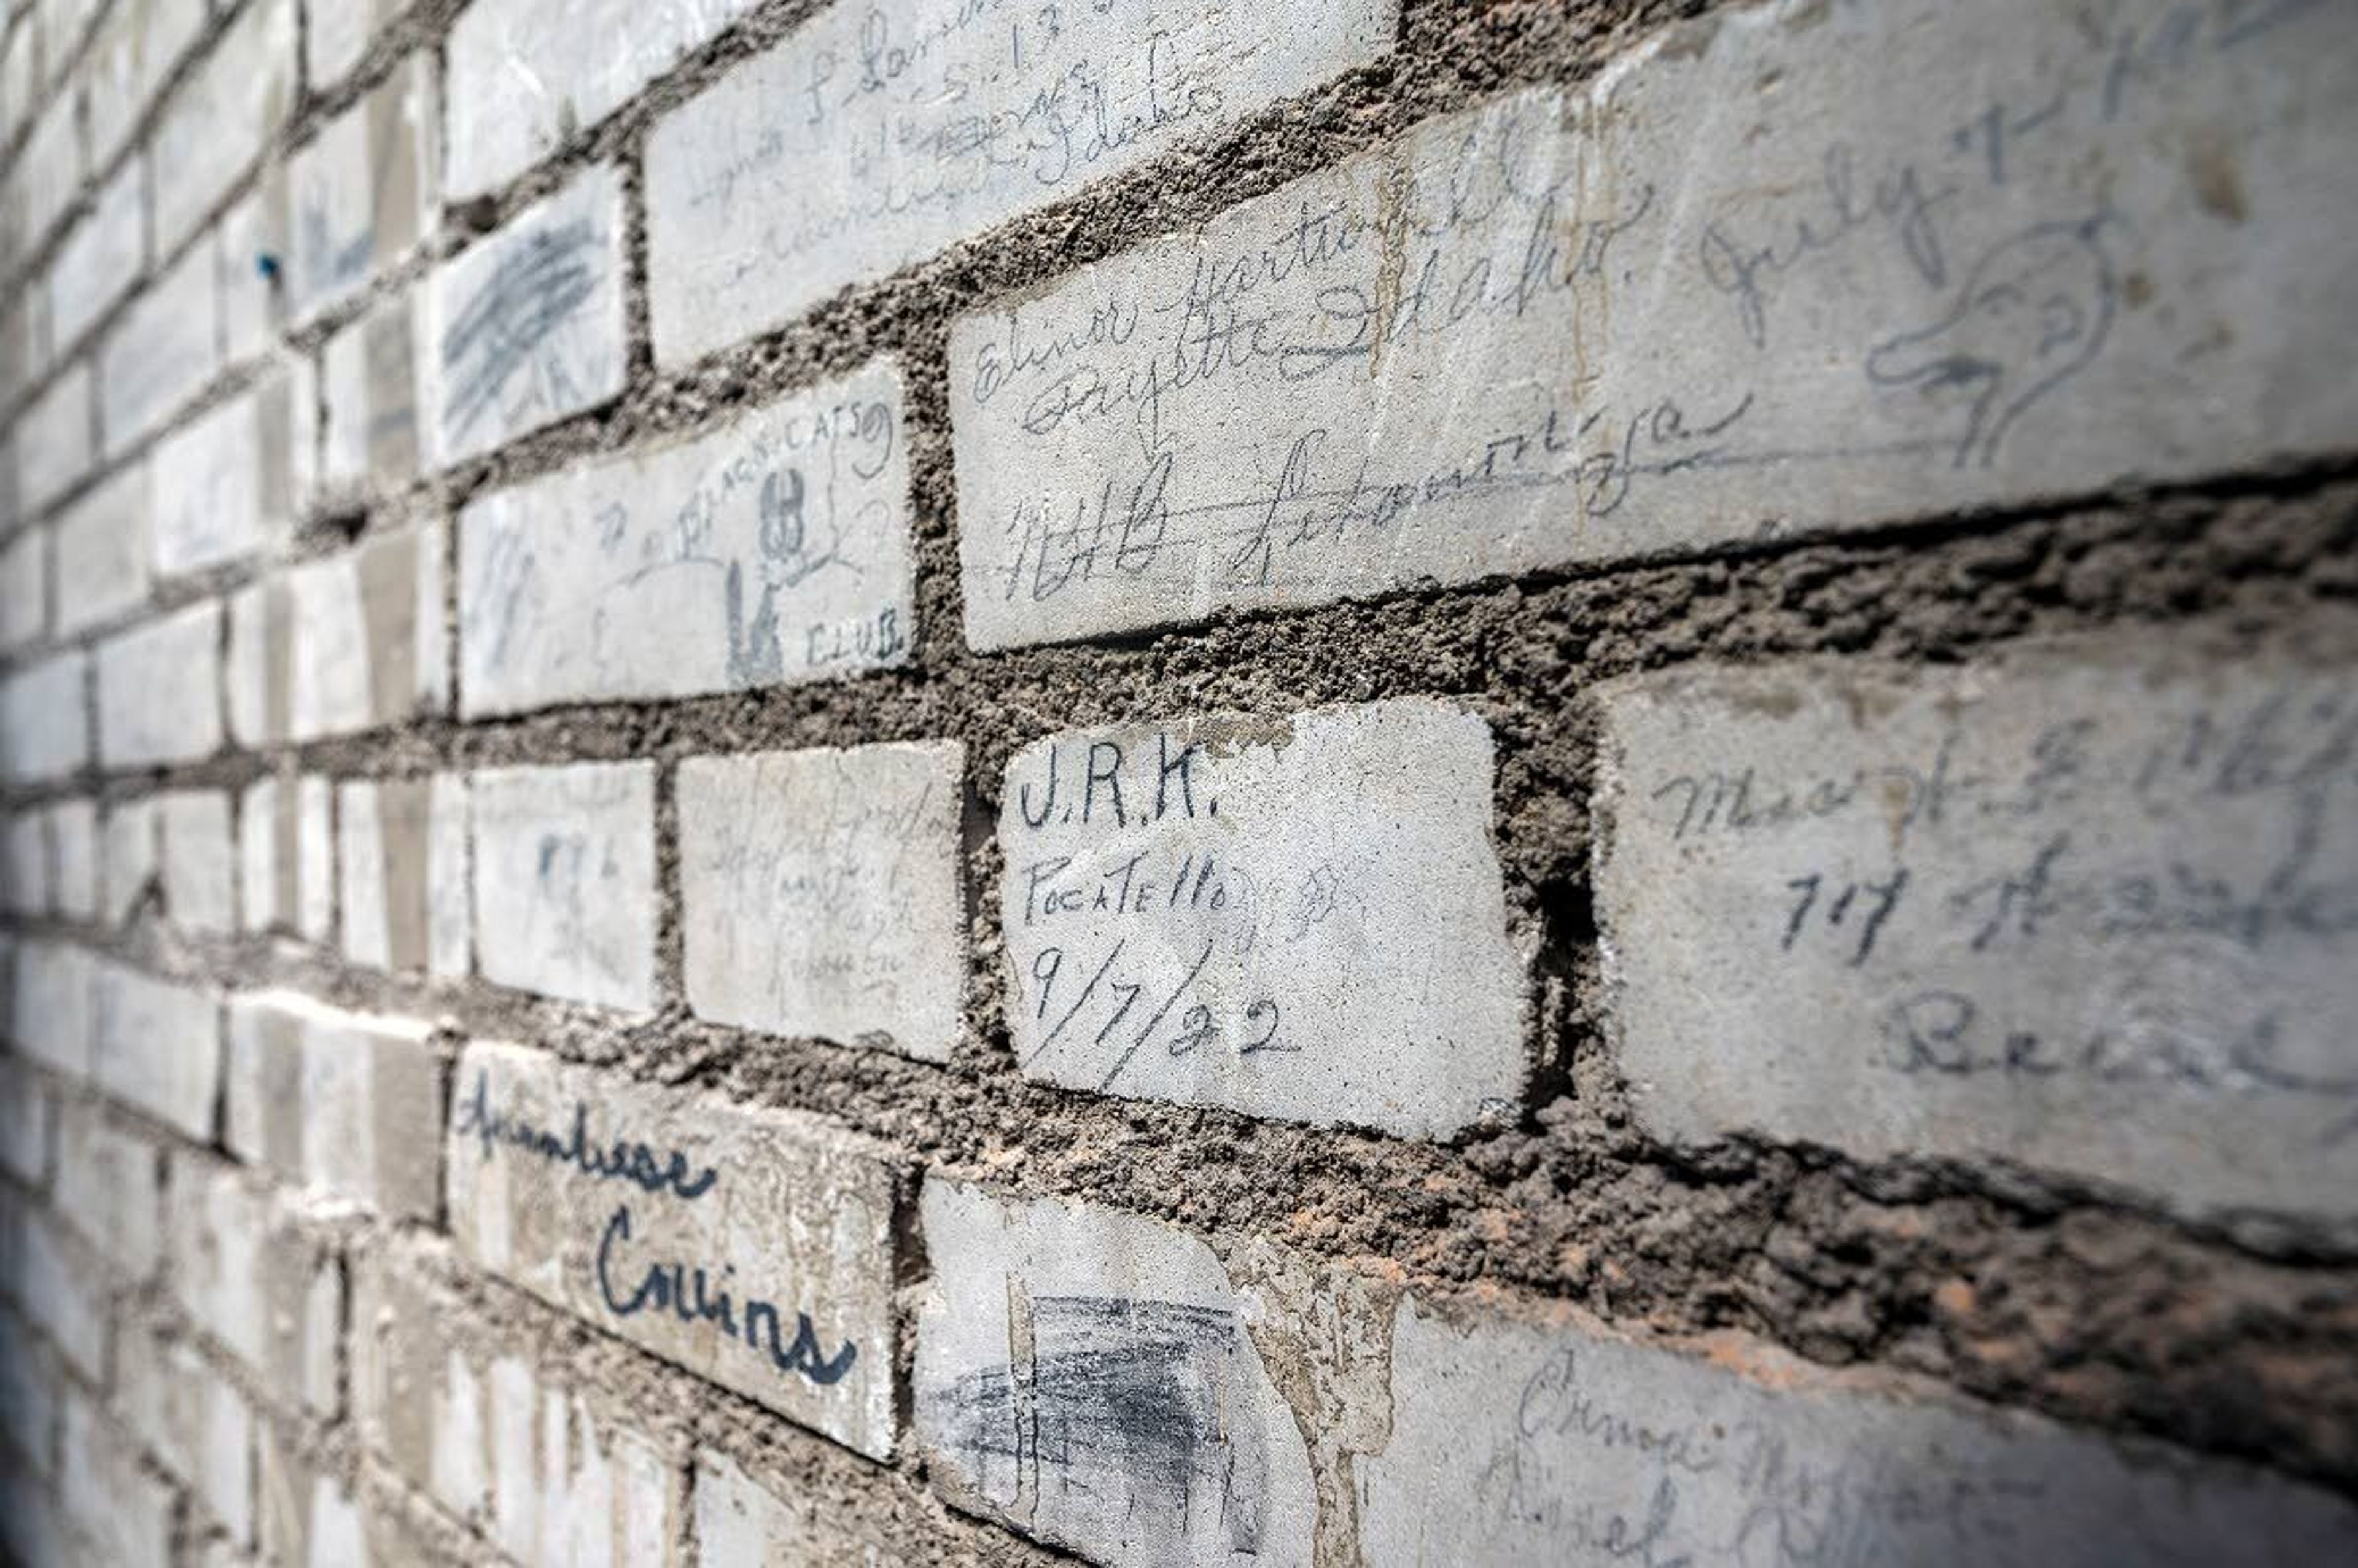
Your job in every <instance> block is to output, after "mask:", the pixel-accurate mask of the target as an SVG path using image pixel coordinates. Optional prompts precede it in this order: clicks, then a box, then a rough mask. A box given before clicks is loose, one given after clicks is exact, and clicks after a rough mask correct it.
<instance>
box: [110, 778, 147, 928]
mask: <svg viewBox="0 0 2358 1568" xmlns="http://www.w3.org/2000/svg"><path fill="white" fill-rule="evenodd" d="M101 851H102V852H101V855H100V860H99V908H98V914H99V919H100V920H101V921H102V922H103V923H104V924H105V925H122V924H123V923H124V922H125V921H127V920H129V919H130V918H131V915H132V912H133V911H134V910H135V909H137V908H138V907H139V901H140V900H141V899H143V898H145V897H146V893H147V889H148V888H149V886H150V885H160V882H161V880H162V878H161V873H162V870H163V857H162V855H161V853H160V846H159V841H158V838H157V829H156V798H155V796H153V795H149V796H147V797H146V798H145V799H142V800H129V801H117V802H115V803H114V805H112V806H108V807H107V808H106V824H105V827H104V828H103V834H102V838H101Z"/></svg>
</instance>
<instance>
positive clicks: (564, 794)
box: [470, 762, 655, 1012]
mask: <svg viewBox="0 0 2358 1568" xmlns="http://www.w3.org/2000/svg"><path fill="white" fill-rule="evenodd" d="M654 784H655V775H654V765H653V764H652V763H648V762H584V763H578V764H575V765H573V766H569V767H546V768H496V769H492V770H489V771H486V772H483V773H476V774H475V775H474V777H473V779H472V781H471V786H470V794H471V818H472V823H471V825H472V830H473V835H474V866H473V871H472V875H473V880H474V907H475V954H476V964H477V968H478V969H479V971H480V972H481V975H482V976H483V978H484V979H488V980H491V981H492V982H494V983H495V984H499V985H504V986H515V987H517V988H519V989H525V990H533V991H539V992H541V993H542V994H543V995H546V996H555V997H564V998H567V999H568V1000H573V1001H584V1002H590V1003H593V1004H596V1005H599V1006H602V1007H617V1008H623V1009H627V1010H629V1011H634V1012H646V1011H652V1010H653V1009H654V1005H655V832H654Z"/></svg>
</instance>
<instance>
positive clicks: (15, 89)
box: [0, 16, 40, 141]
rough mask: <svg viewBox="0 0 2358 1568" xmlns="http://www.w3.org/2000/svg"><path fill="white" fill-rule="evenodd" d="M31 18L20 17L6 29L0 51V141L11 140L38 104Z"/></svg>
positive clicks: (36, 64) (37, 73) (36, 63)
mask: <svg viewBox="0 0 2358 1568" xmlns="http://www.w3.org/2000/svg"><path fill="white" fill-rule="evenodd" d="M34 33H35V27H34V24H33V19H32V18H31V17H30V16H24V17H20V18H19V19H18V20H17V23H16V26H15V27H11V28H9V29H8V41H7V43H6V45H5V49H0V141H14V140H16V133H17V132H18V131H19V130H20V129H22V128H23V127H24V124H25V122H26V121H27V119H29V118H31V116H32V113H33V106H34V104H35V103H38V101H39V94H40V89H39V86H38V81H37V79H38V76H39V74H40V68H39V62H38V61H37V60H36V59H34V58H33V55H34V49H35V46H36V43H37V40H36V38H34Z"/></svg>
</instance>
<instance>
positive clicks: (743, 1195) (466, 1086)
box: [446, 1045, 900, 1459]
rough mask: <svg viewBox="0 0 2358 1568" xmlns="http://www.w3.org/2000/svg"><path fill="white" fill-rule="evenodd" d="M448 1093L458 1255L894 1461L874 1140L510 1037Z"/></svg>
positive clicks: (886, 1220) (889, 1172)
mask: <svg viewBox="0 0 2358 1568" xmlns="http://www.w3.org/2000/svg"><path fill="white" fill-rule="evenodd" d="M452 1098H453V1104H452V1110H451V1122H450V1138H449V1148H448V1152H447V1155H446V1159H447V1162H448V1172H449V1200H450V1201H449V1206H450V1230H451V1235H452V1237H453V1238H454V1239H455V1240H456V1242H457V1244H458V1246H459V1249H460V1251H461V1252H462V1253H463V1254H464V1255H465V1256H466V1257H467V1258H468V1259H469V1260H471V1261H472V1262H474V1263H475V1264H476V1265H478V1266H479V1267H481V1268H484V1269H487V1270H490V1271H492V1272H493V1273H496V1274H499V1275H501V1276H502V1277H503V1278H505V1279H508V1280H510V1281H514V1283H516V1284H518V1285H521V1286H523V1287H524V1288H525V1289H526V1290H528V1291H530V1292H533V1293H534V1294H535V1295H538V1296H540V1297H542V1298H544V1299H546V1300H547V1301H549V1302H552V1303H555V1304H557V1305H558V1306H560V1307H564V1308H566V1309H568V1310H569V1311H571V1312H575V1313H578V1314H580V1315H581V1316H582V1317H584V1318H586V1319H587V1320H588V1321H590V1323H592V1324H595V1325H598V1326H599V1327H600V1328H602V1329H605V1330H607V1331H609V1332H611V1333H613V1334H617V1335H620V1336H622V1337H623V1338H626V1339H629V1340H631V1341H633V1343H635V1344H638V1345H640V1346H644V1347H646V1348H647V1349H649V1350H652V1351H654V1353H656V1354H657V1355H660V1356H663V1357H666V1358H668V1359H670V1360H673V1361H676V1362H678V1363H680V1364H681V1365H683V1366H685V1367H687V1368H688V1369H690V1370H691V1371H694V1372H696V1373H698V1375H700V1376H703V1377H706V1378H709V1379H712V1380H713V1381H715V1382H717V1383H719V1384H721V1385H722V1386H723V1387H726V1388H729V1389H731V1390H735V1391H737V1392H739V1393H741V1394H743V1395H745V1396H746V1397H748V1398H749V1399H752V1400H755V1401H757V1402H759V1403H761V1404H763V1405H764V1406H766V1407H767V1408H769V1409H771V1410H773V1411H777V1412H778V1413H780V1414H781V1415H784V1416H785V1417H787V1418H788V1419H790V1420H793V1421H795V1422H801V1423H803V1424H805V1425H807V1426H811V1427H815V1428H816V1429H817V1430H818V1431H820V1432H822V1433H826V1434H827V1436H829V1437H832V1438H834V1439H836V1440H837V1441H838V1442H840V1443H842V1444H846V1445H848V1446H849V1447H851V1448H854V1449H857V1450H858V1451H859V1452H860V1453H862V1454H868V1455H870V1456H871V1457H872V1458H877V1459H884V1458H889V1457H890V1456H891V1454H892V1447H893V1416H892V1410H893V1388H894V1379H893V1372H892V1282H893V1278H894V1253H895V1241H894V1234H895V1233H894V1228H893V1211H894V1204H895V1193H896V1189H897V1186H898V1184H899V1179H900V1178H899V1176H898V1173H897V1172H896V1170H895V1167H894V1166H893V1165H892V1163H891V1162H890V1159H889V1155H888V1153H887V1152H886V1151H885V1150H884V1149H883V1148H882V1146H881V1145H878V1144H875V1143H873V1142H872V1141H869V1140H866V1139H862V1138H858V1137H854V1136H852V1135H850V1134H848V1133H845V1132H843V1131H841V1130H838V1129H836V1128H834V1127H832V1126H831V1125H829V1124H827V1123H826V1122H823V1121H820V1120H818V1119H816V1118H813V1117H809V1116H806V1115H803V1114H801V1113H798V1112H788V1111H780V1110H770V1109H763V1108H750V1107H746V1106H741V1105H738V1104H735V1103H733V1102H731V1101H729V1100H726V1099H723V1098H720V1097H719V1096H717V1095H699V1094H691V1093H687V1092H684V1091H680V1090H676V1089H664V1088H657V1087H651V1086H644V1085H639V1084H635V1083H633V1082H632V1081H630V1080H629V1079H626V1078H623V1077H622V1076H618V1075H615V1074H611V1073H604V1072H600V1071H597V1070H594V1069H590V1068H582V1067H571V1066H565V1065H560V1064H559V1063H557V1060H556V1059H555V1058H553V1057H550V1056H546V1055H543V1054H540V1053H538V1052H533V1051H524V1050H519V1049H517V1048H515V1047H513V1046H503V1045H478V1046H474V1047H471V1048H470V1049H469V1050H468V1052H467V1053H466V1054H465V1055H464V1056H463V1057H462V1058H461V1059H460V1065H459V1081H458V1085H457V1087H456V1090H455V1092H454V1095H453V1097H452ZM674 1281H679V1283H678V1284H677V1285H676V1286H675V1283H674ZM675 1290H678V1291H682V1292H687V1293H686V1295H685V1296H678V1295H675V1294H674V1293H673V1292H675ZM722 1292H726V1293H727V1295H728V1297H729V1303H728V1304H727V1305H726V1306H725V1307H724V1306H723V1305H722V1304H721V1301H720V1295H721V1293H722ZM698 1303H702V1305H703V1306H704V1307H705V1308H706V1309H708V1314H709V1315H701V1316H699V1315H697V1312H698ZM683 1311H684V1312H685V1313H686V1314H688V1315H687V1316H683V1315H682V1313H683Z"/></svg>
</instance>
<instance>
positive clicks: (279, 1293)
mask: <svg viewBox="0 0 2358 1568" xmlns="http://www.w3.org/2000/svg"><path fill="white" fill-rule="evenodd" d="M166 1238H167V1243H168V1248H169V1251H170V1264H169V1273H168V1278H169V1279H170V1280H171V1281H172V1285H173V1289H174V1291H175V1292H176V1293H177V1294H178V1298H179V1300H180V1303H181V1304H182V1305H183V1306H185V1307H187V1309H188V1311H189V1316H190V1317H192V1318H193V1319H195V1321H196V1323H197V1324H198V1325H199V1326H200V1327H201V1328H202V1329H203V1330H204V1331H205V1332H206V1333H207V1334H208V1335H210V1336H211V1337H212V1338H213V1339H215V1340H217V1341H218V1342H220V1343H221V1345H222V1346H223V1347H224V1348H226V1349H227V1350H228V1351H229V1352H230V1353H231V1354H232V1355H233V1356H235V1357H237V1358H238V1359H240V1360H241V1361H243V1362H244V1363H245V1364H246V1365H247V1366H248V1367H249V1368H252V1369H253V1370H254V1373H255V1374H256V1375H257V1376H258V1377H260V1378H261V1379H262V1380H263V1382H264V1385H265V1387H266V1388H267V1389H269V1390H270V1391H271V1392H273V1393H274V1394H276V1395H277V1396H279V1397H281V1398H283V1399H286V1400H290V1401H300V1402H301V1403H302V1404H304V1405H305V1406H307V1407H308V1408H309V1409H310V1410H312V1411H316V1412H318V1413H320V1414H323V1415H324V1414H330V1413H332V1412H333V1411H334V1410H335V1408H336V1336H337V1325H338V1324H339V1323H340V1322H341V1317H342V1312H343V1292H342V1288H341V1281H342V1276H341V1272H340V1271H338V1270H337V1268H336V1267H335V1261H334V1259H333V1258H332V1257H330V1256H326V1255H324V1254H323V1253H322V1252H321V1250H320V1249H319V1247H318V1245H317V1244H315V1243H313V1242H312V1241H310V1240H309V1239H308V1238H305V1237H304V1236H302V1235H301V1234H300V1233H299V1232H297V1230H295V1229H294V1228H293V1227H291V1226H290V1224H289V1222H288V1217H287V1214H286V1213H285V1211H284V1210H283V1209H281V1208H280V1207H278V1206H276V1204H275V1203H274V1201H273V1200H272V1199H271V1198H269V1197H267V1196H265V1195H263V1194H262V1193H259V1192H256V1191H255V1190H254V1188H252V1187H249V1186H247V1185H246V1184H245V1183H244V1182H243V1179H242V1178H241V1177H240V1176H239V1175H238V1174H237V1173H236V1172H235V1171H234V1170H233V1169H232V1168H230V1167H228V1166H225V1165H222V1164H221V1163H220V1162H217V1161H214V1160H211V1159H210V1158H207V1157H204V1156H201V1155H195V1154H182V1155H176V1156H174V1158H173V1160H172V1167H171V1182H170V1185H169V1188H168V1215H167V1224H166Z"/></svg>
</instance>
